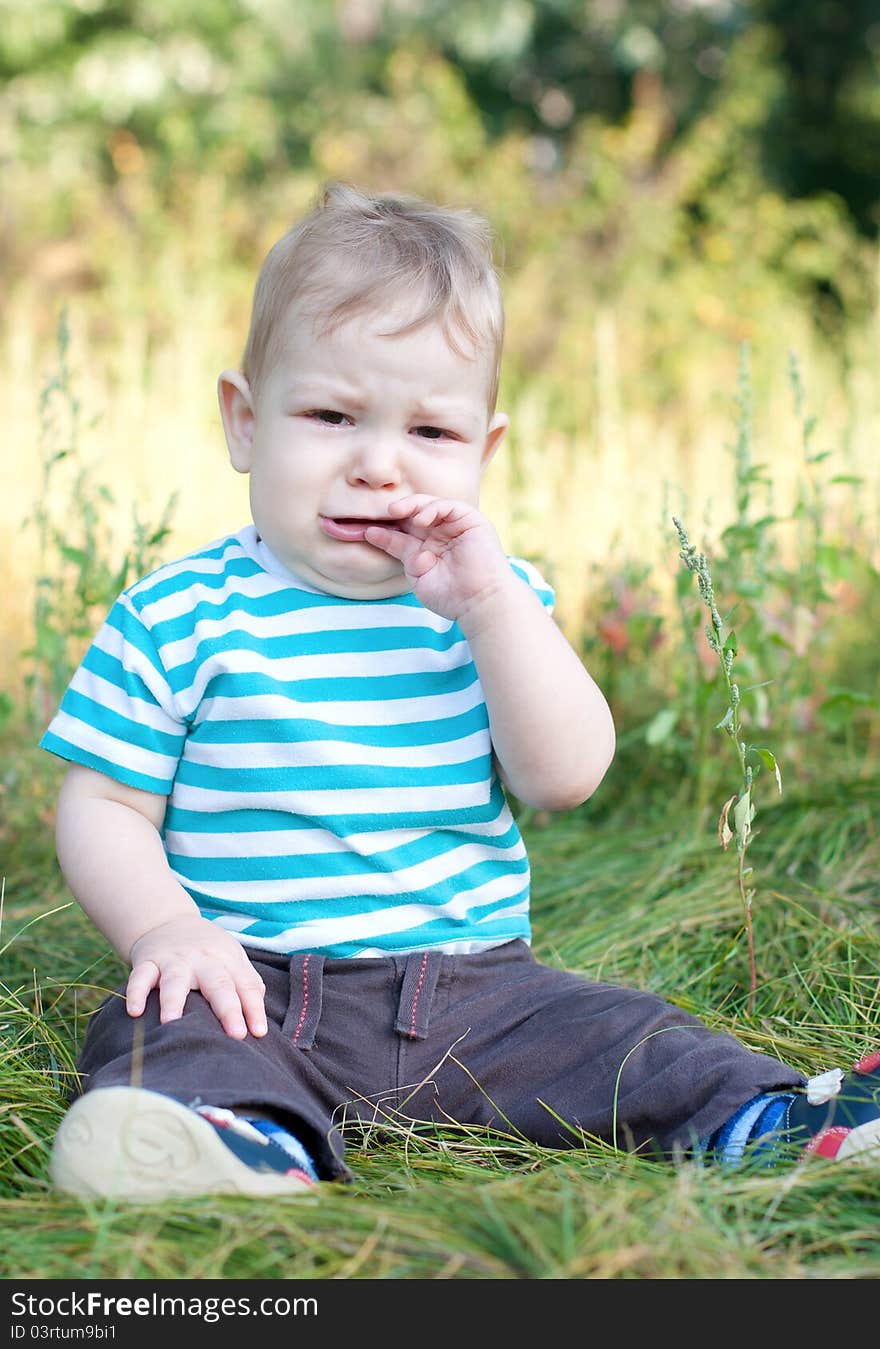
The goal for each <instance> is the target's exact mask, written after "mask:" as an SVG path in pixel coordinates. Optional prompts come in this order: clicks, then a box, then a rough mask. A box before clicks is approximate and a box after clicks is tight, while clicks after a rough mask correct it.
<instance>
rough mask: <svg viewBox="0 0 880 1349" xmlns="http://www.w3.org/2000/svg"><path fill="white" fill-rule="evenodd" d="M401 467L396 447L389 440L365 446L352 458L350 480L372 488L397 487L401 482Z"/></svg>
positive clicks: (358, 484)
mask: <svg viewBox="0 0 880 1349" xmlns="http://www.w3.org/2000/svg"><path fill="white" fill-rule="evenodd" d="M401 478H402V474H401V468H400V463H399V460H398V457H397V455H396V454H395V452H394V449H393V448H392V446H391V445H390V444H388V443H387V442H378V441H377V442H374V443H373V444H372V445H365V446H363V447H362V448H361V449H360V450H359V451H358V452H357V453H356V454H355V455H354V456H353V458H352V461H351V465H350V467H349V473H348V479H349V482H351V483H354V484H355V485H357V486H365V487H372V488H382V487H391V488H396V487H399V486H400V483H401Z"/></svg>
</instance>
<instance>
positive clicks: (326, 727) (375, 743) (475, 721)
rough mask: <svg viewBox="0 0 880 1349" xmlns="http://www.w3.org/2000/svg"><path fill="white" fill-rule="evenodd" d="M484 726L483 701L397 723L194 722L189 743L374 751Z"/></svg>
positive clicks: (458, 735)
mask: <svg viewBox="0 0 880 1349" xmlns="http://www.w3.org/2000/svg"><path fill="white" fill-rule="evenodd" d="M488 726H489V717H488V714H487V712H486V705H485V703H479V704H478V705H477V706H476V707H472V708H471V709H470V711H468V712H461V713H459V714H458V715H457V716H454V717H439V718H438V719H437V720H436V721H401V722H396V723H394V724H392V725H388V726H385V725H379V726H342V725H339V724H338V723H336V722H332V723H331V722H327V721H314V720H309V719H308V718H306V717H289V718H288V717H279V718H278V719H277V720H274V719H272V718H270V717H266V718H265V719H264V720H256V719H254V718H245V717H243V718H242V719H241V720H239V721H232V720H230V721H203V722H200V723H199V724H198V725H196V726H194V727H193V729H192V732H191V734H190V737H189V739H190V742H191V743H192V744H197V745H265V744H278V743H280V742H291V741H308V740H333V741H336V742H339V743H342V744H351V745H369V746H371V747H374V748H376V749H386V748H392V749H404V748H410V747H415V746H416V745H441V744H448V743H449V742H450V741H453V740H464V739H465V738H466V737H467V736H469V735H474V734H476V733H477V732H478V731H485V730H487V729H488Z"/></svg>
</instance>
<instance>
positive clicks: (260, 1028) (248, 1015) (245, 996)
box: [238, 975, 269, 1036]
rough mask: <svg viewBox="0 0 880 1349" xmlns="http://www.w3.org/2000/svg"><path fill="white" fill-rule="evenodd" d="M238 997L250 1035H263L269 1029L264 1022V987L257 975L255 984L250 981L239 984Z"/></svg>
mask: <svg viewBox="0 0 880 1349" xmlns="http://www.w3.org/2000/svg"><path fill="white" fill-rule="evenodd" d="M238 996H239V998H240V1000H241V1010H242V1013H243V1015H244V1019H245V1024H246V1025H247V1028H248V1030H249V1031H250V1033H251V1035H257V1036H260V1035H265V1034H266V1032H267V1031H268V1029H269V1024H268V1022H267V1020H266V1004H265V996H266V986H265V984H264V983H263V981H262V979H261V978H260V977H259V975H257V977H256V982H254V981H253V980H250V979H249V980H247V981H246V982H240V983H239V985H238Z"/></svg>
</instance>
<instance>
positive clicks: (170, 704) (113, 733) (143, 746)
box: [40, 595, 187, 796]
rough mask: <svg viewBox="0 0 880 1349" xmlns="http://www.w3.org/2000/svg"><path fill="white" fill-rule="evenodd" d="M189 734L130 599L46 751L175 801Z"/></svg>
mask: <svg viewBox="0 0 880 1349" xmlns="http://www.w3.org/2000/svg"><path fill="white" fill-rule="evenodd" d="M186 733H187V727H186V724H185V722H184V721H183V719H182V718H181V717H180V716H179V715H178V714H177V712H176V710H175V702H174V695H173V691H172V689H171V686H170V684H169V681H168V677H167V674H166V672H165V670H164V668H163V666H162V662H161V660H160V658H159V655H158V652H157V650H156V645H155V643H154V641H153V638H152V635H151V633H150V631H149V629H148V628H147V626H146V625H145V624H144V622H143V620H142V619H141V617H140V616H139V614H138V613H137V612H136V610H135V608H134V606H133V605H132V603H131V600H130V599H129V598H128V596H127V595H122V596H121V597H120V598H119V599H118V600H117V601H116V603H115V604H114V606H113V608H112V609H111V611H110V613H109V614H108V616H107V619H106V622H105V623H104V624H103V626H102V627H101V629H100V631H99V632H98V634H97V635H96V637H95V639H94V641H93V643H92V645H91V646H90V647H89V649H88V651H87V652H86V655H85V657H84V659H83V662H82V664H81V665H80V667H79V669H78V670H77V671H76V673H75V674H74V676H73V678H72V680H71V681H70V684H69V686H68V688H67V691H66V693H65V694H64V697H63V699H62V700H61V706H60V707H59V709H58V712H57V714H56V715H55V717H54V718H53V719H52V721H51V723H50V725H49V727H48V729H47V730H46V732H45V734H44V735H43V737H42V739H41V741H40V745H41V747H42V748H43V749H46V750H49V751H50V752H51V753H52V754H57V755H58V756H59V758H62V759H67V760H69V761H70V762H71V763H78V764H82V765H83V766H84V767H86V768H94V769H96V770H97V771H98V772H99V773H105V774H106V775H107V776H108V777H111V778H114V779H115V780H116V781H117V782H123V783H125V784H126V785H127V786H129V787H137V788H140V790H142V791H146V792H154V793H157V794H159V795H162V796H167V795H168V793H169V792H170V791H171V786H172V784H173V781H174V776H175V773H176V772H177V766H178V762H179V760H180V756H181V754H182V752H183V745H184V741H185V739H186Z"/></svg>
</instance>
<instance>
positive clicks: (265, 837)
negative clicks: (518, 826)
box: [165, 808, 513, 857]
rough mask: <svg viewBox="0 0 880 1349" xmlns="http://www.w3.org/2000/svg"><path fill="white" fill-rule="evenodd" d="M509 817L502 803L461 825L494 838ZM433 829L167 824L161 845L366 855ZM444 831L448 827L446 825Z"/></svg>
mask: <svg viewBox="0 0 880 1349" xmlns="http://www.w3.org/2000/svg"><path fill="white" fill-rule="evenodd" d="M512 823H513V818H512V816H511V814H510V811H509V810H508V809H506V808H505V809H503V810H502V811H501V812H500V814H499V815H498V816H497V818H496V819H494V820H489V821H487V822H486V823H485V824H469V825H466V826H463V829H464V833H465V835H466V836H467V837H468V838H470V837H472V836H475V837H479V838H497V837H498V836H499V835H501V834H505V833H506V832H507V831H508V829H509V828H510V826H511V824H512ZM434 832H435V831H434V830H433V829H377V830H376V831H375V832H373V833H362V834H348V835H346V837H345V838H339V837H337V835H336V834H332V833H331V832H330V831H329V830H328V829H266V830H259V831H258V830H251V831H249V832H236V833H233V832H231V831H223V830H221V829H217V830H216V831H215V832H213V833H209V832H206V831H202V830H193V832H192V833H181V832H179V831H178V830H176V829H169V830H167V832H166V834H165V846H166V848H167V849H168V851H169V852H172V853H178V854H179V855H180V856H181V857H218V856H221V855H222V856H227V857H308V856H310V855H311V854H312V853H323V852H327V853H341V852H352V853H357V855H358V856H359V857H372V856H373V855H374V854H375V853H378V852H391V851H392V850H393V849H395V848H402V847H405V846H406V844H408V843H415V842H417V841H418V840H419V839H420V838H425V837H426V836H427V835H428V834H432V833H434ZM447 832H448V833H450V834H451V833H452V831H451V830H448V831H447ZM486 847H487V850H486V854H485V855H486V857H492V856H493V855H494V853H495V849H494V848H492V847H491V845H486Z"/></svg>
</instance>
